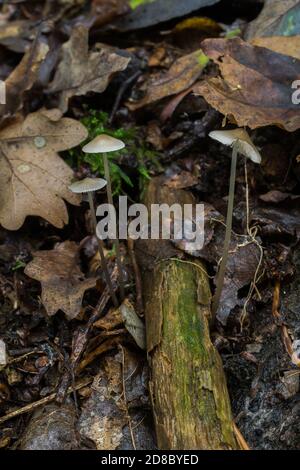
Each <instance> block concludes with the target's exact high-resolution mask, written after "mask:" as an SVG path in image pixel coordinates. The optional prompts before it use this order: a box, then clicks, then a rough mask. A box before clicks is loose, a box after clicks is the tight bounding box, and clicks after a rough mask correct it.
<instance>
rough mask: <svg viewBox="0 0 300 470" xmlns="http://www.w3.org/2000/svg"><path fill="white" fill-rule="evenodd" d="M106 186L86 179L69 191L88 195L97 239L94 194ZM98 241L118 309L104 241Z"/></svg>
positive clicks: (98, 181) (101, 257)
mask: <svg viewBox="0 0 300 470" xmlns="http://www.w3.org/2000/svg"><path fill="white" fill-rule="evenodd" d="M106 184H107V182H106V181H105V180H104V179H102V178H85V179H83V180H80V181H75V182H74V183H72V184H71V185H70V186H69V189H70V191H72V193H77V194H78V193H79V194H87V196H88V201H89V205H90V210H91V215H92V222H93V228H94V232H95V235H96V237H97V234H96V227H97V219H96V212H95V206H94V200H93V193H94V192H95V191H98V190H99V189H103V188H105V186H106ZM97 240H98V250H99V255H100V259H101V265H102V268H103V271H104V275H105V279H106V283H107V285H108V288H109V291H110V295H111V298H112V301H113V303H114V305H115V306H116V307H117V306H118V300H117V297H116V294H115V291H114V289H113V286H112V282H111V279H110V275H109V272H108V268H107V263H106V259H105V256H104V251H103V246H102V240H99V238H98V237H97Z"/></svg>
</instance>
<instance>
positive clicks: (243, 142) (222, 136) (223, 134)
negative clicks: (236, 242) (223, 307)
mask: <svg viewBox="0 0 300 470" xmlns="http://www.w3.org/2000/svg"><path fill="white" fill-rule="evenodd" d="M209 136H210V137H211V138H212V139H214V140H217V141H218V142H221V143H222V144H223V145H227V146H231V147H232V157H231V168H230V182H229V194H228V205H227V216H226V232H225V240H224V247H223V256H222V261H221V264H220V269H219V272H218V277H217V283H216V291H215V295H214V297H213V302H212V314H213V315H215V314H216V312H217V310H218V307H219V302H220V297H221V293H222V289H223V285H224V278H225V271H226V265H227V261H228V255H229V245H230V239H231V230H232V214H233V204H234V190H235V176H236V163H237V155H238V153H240V154H242V155H244V157H246V158H249V159H250V160H251V161H252V162H254V163H261V155H260V153H259V151H258V150H257V148H256V147H255V145H254V144H253V142H252V140H251V138H250V136H249V134H248V132H246V131H245V130H244V129H233V130H230V131H223V130H219V131H212V132H210V133H209Z"/></svg>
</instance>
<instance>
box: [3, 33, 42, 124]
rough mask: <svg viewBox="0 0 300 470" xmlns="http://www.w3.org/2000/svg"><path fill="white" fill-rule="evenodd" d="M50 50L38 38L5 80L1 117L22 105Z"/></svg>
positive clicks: (13, 111)
mask: <svg viewBox="0 0 300 470" xmlns="http://www.w3.org/2000/svg"><path fill="white" fill-rule="evenodd" d="M48 51H49V47H48V45H47V44H46V43H45V42H43V41H40V40H39V38H37V39H36V40H35V41H34V42H33V43H32V45H31V47H30V48H29V49H28V50H27V52H26V53H25V54H24V56H23V58H22V60H21V62H20V63H19V64H18V65H17V67H16V68H15V69H14V70H13V72H12V73H11V74H10V75H9V77H8V78H7V79H6V80H5V88H6V103H5V104H0V117H1V118H6V117H8V116H12V115H13V114H14V113H15V112H16V111H18V110H19V109H20V108H21V107H22V99H23V95H24V92H25V91H27V90H29V89H30V88H31V87H32V86H33V84H34V82H35V81H36V79H37V77H38V73H39V70H40V66H41V64H42V62H43V60H44V59H45V57H46V55H47V53H48Z"/></svg>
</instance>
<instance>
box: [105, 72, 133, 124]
mask: <svg viewBox="0 0 300 470" xmlns="http://www.w3.org/2000/svg"><path fill="white" fill-rule="evenodd" d="M140 75H141V71H140V70H139V71H138V72H136V73H134V74H133V75H131V77H129V78H128V79H127V80H125V81H124V82H123V83H122V85H121V86H120V88H119V91H118V94H117V96H116V99H115V102H114V105H113V108H112V110H111V113H110V116H109V120H108V122H109V124H112V122H113V120H114V117H115V114H116V112H117V110H118V107H119V105H120V102H121V99H122V96H123V95H124V93H125V91H126V90H127V88H128V87H129V85H131V83H132V82H133V81H134V80H136V79H137V78H138V77H139V76H140Z"/></svg>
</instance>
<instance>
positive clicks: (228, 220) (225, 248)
mask: <svg viewBox="0 0 300 470" xmlns="http://www.w3.org/2000/svg"><path fill="white" fill-rule="evenodd" d="M237 155H238V140H237V141H236V142H235V143H234V144H233V147H232V157H231V168H230V183H229V194H228V206H227V216H226V232H225V240H224V246H223V256H222V261H221V265H220V269H219V272H218V276H217V284H216V291H215V295H214V297H213V302H212V314H213V316H215V314H216V313H217V310H218V307H219V302H220V297H221V293H222V289H223V285H224V278H225V271H226V266H227V261H228V255H229V246H230V239H231V230H232V214H233V204H234V190H235V176H236V162H237Z"/></svg>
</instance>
